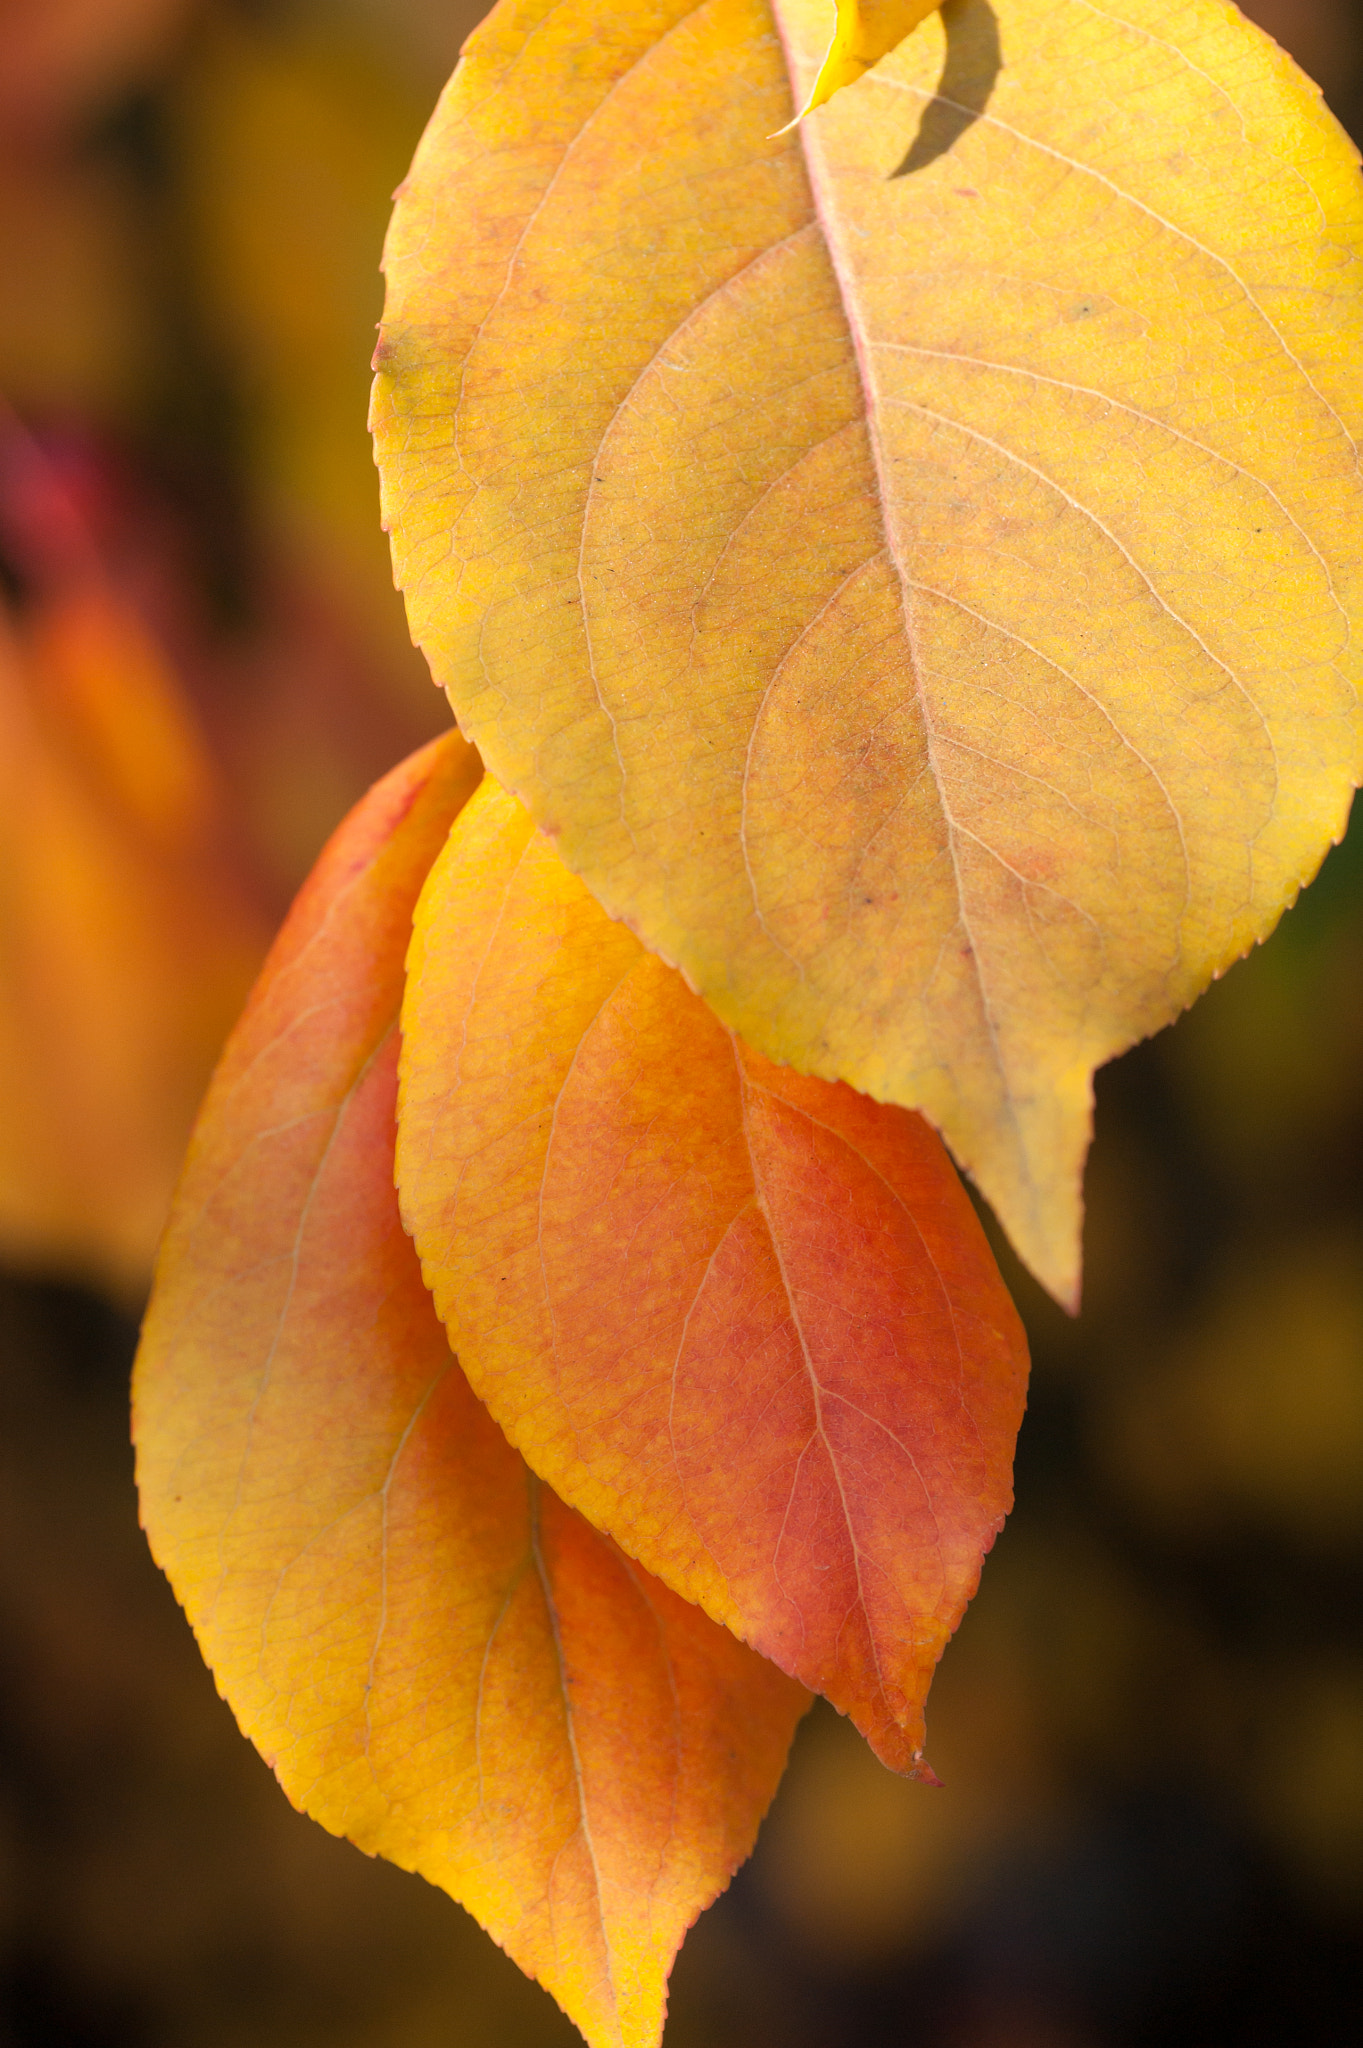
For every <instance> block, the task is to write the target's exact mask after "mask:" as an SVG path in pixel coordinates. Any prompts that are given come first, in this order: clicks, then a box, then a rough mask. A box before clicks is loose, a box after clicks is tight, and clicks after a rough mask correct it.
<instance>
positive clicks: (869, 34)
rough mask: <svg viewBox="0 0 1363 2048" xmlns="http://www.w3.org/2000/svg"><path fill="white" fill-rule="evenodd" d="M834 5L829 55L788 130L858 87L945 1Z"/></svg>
mask: <svg viewBox="0 0 1363 2048" xmlns="http://www.w3.org/2000/svg"><path fill="white" fill-rule="evenodd" d="M834 4H835V19H834V23H833V36H832V40H831V42H830V43H829V45H828V51H827V54H826V55H825V57H824V60H823V63H822V65H821V66H820V67H819V74H818V77H817V78H816V79H815V80H814V83H813V85H812V86H811V87H810V89H809V98H808V99H807V100H806V101H805V103H804V105H803V106H802V107H801V109H800V111H799V113H798V114H797V115H795V117H794V119H793V120H791V121H789V122H787V124H786V125H787V127H791V128H793V127H794V125H795V122H796V121H803V119H804V117H805V115H806V114H812V113H813V111H814V109H815V107H822V106H825V105H826V104H827V103H828V101H829V100H831V99H832V97H833V95H834V93H835V92H840V91H841V90H842V88H843V86H845V85H855V83H856V81H857V80H858V79H859V78H860V77H861V76H862V74H863V73H864V72H867V71H869V70H870V68H871V66H872V65H873V64H878V63H879V62H880V60H881V58H882V57H885V56H888V55H889V53H890V51H891V50H892V49H893V48H894V46H895V44H896V43H902V42H903V40H904V38H905V36H906V35H908V34H909V33H910V31H911V30H913V29H916V28H917V26H918V24H919V22H920V21H926V20H927V18H928V16H929V15H930V14H932V13H934V12H935V11H936V9H937V7H938V6H939V5H940V4H941V0H834ZM784 132H785V131H784V130H783V131H782V133H784Z"/></svg>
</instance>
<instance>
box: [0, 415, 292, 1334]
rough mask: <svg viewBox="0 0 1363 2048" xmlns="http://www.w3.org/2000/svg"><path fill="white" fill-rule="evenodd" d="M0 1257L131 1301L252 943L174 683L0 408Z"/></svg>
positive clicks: (202, 759) (258, 933)
mask: <svg viewBox="0 0 1363 2048" xmlns="http://www.w3.org/2000/svg"><path fill="white" fill-rule="evenodd" d="M0 540H3V543H4V547H5V551H6V553H7V555H9V556H10V557H11V558H12V561H13V564H14V566H15V568H16V570H17V571H18V573H19V574H20V576H21V578H22V581H23V584H24V589H25V598H26V602H25V604H24V605H23V606H22V607H19V608H16V610H15V611H14V612H13V614H10V613H9V610H8V607H5V606H4V605H3V604H2V603H0V877H2V878H3V880H0V1251H2V1252H3V1254H4V1256H5V1257H7V1258H8V1259H10V1260H12V1261H18V1262H20V1263H22V1264H25V1265H37V1266H45V1267H55V1268H57V1269H60V1270H65V1271H72V1272H75V1273H76V1274H78V1275H80V1276H81V1277H84V1278H88V1279H92V1280H94V1281H96V1282H98V1283H99V1284H101V1285H103V1286H105V1287H107V1288H109V1289H111V1290H112V1291H113V1292H115V1293H118V1294H122V1295H124V1296H129V1297H132V1298H134V1299H136V1298H138V1297H140V1295H141V1294H142V1292H143V1290H144V1289H145V1287H146V1282H147V1275H148V1273H149V1271H150V1267H151V1261H152V1256H153V1254H154V1252H155V1248H156V1241H157V1238H158V1237H159V1235H160V1232H161V1228H162V1225H163V1223H164V1221H165V1215H166V1208H167V1204H168V1203H169V1200H170V1194H171V1190H172V1188H173V1186H174V1183H175V1175H176V1173H177V1171H178V1169H179V1164H180V1159H181V1156H182V1154H183V1151H184V1146H185V1139H186V1136H187V1134H188V1131H189V1128H190V1125H191V1123H192V1121H193V1116H194V1111H195V1108H196V1106H197V1103H198V1101H199V1098H200V1096H201V1095H202V1093H203V1089H204V1085H205V1083H206V1081H207V1079H208V1075H209V1073H210V1071H211V1068H212V1064H213V1061H214V1059H215V1058H216V1056H217V1053H218V1051H219V1048H220V1047H221V1045H222V1041H223V1039H224V1038H225V1036H226V1034H227V1031H228V1029H229V1027H230V1025H231V1023H232V1020H233V1018H234V1017H235V1016H236V1015H237V1012H238V1011H239V1009H240V1007H241V1004H242V1001H243V999H244V998H245V995H246V992H247V990H248V988H249V987H250V982H251V977H252V975H253V973H254V972H255V969H256V967H257V966H258V964H259V961H260V958H261V955H262V954H263V952H264V950H265V940H266V933H265V931H264V928H263V923H262V920H261V919H260V917H259V916H258V914H257V913H256V911H255V909H254V906H253V905H252V903H251V901H250V899H249V895H248V893H247V891H246V889H245V888H244V886H243V883H242V879H241V876H240V874H239V871H238V864H237V863H236V861H235V860H234V858H233V856H232V853H231V850H230V848H229V847H228V846H227V844H226V843H225V840H224V838H223V834H222V831H221V824H222V820H221V808H222V806H221V792H220V789H219V785H218V779H217V776H216V774H215V772H214V769H213V765H212V763H211V761H210V759H209V756H208V753H207V750H206V747H205V744H204V741H203V738H202V736H201V734H200V732H199V730H198V727H197V723H196V721H195V719H194V716H193V713H192V711H191V708H190V706H189V703H188V700H187V698H186V696H185V693H184V691H183V688H182V685H181V683H180V681H179V679H178V677H177V676H176V674H175V673H174V672H173V671H172V669H171V668H170V667H169V665H168V663H167V661H166V660H165V658H164V656H163V655H162V653H161V651H160V649H159V648H158V647H157V645H156V644H155V642H154V641H153V639H152V638H151V636H150V634H149V633H148V632H147V630H146V628H145V627H144V626H143V624H142V622H141V620H140V619H139V618H138V616H137V614H136V613H135V612H134V611H133V609H132V608H131V606H130V605H129V604H128V603H127V602H126V601H125V600H124V599H123V598H122V597H121V595H120V593H119V592H118V590H117V589H116V588H115V587H114V586H113V584H112V582H111V580H110V578H109V577H108V575H107V573H106V572H105V571H104V570H103V568H102V565H101V564H100V562H99V560H98V558H97V555H96V552H95V549H94V546H93V543H92V541H91V540H90V537H89V535H88V534H87V533H86V532H85V531H84V529H83V527H82V524H81V522H80V519H79V517H78V515H77V513H76V511H75V508H74V506H73V505H72V504H71V503H69V502H68V501H67V498H66V495H65V493H64V492H63V489H62V486H61V482H60V479H59V477H58V476H57V475H56V474H55V473H52V472H50V471H49V469H48V466H47V464H46V463H45V462H44V460H43V458H42V456H41V454H40V453H39V451H38V450H37V449H36V448H35V447H34V446H33V445H32V444H31V443H29V442H28V441H27V440H26V439H25V437H24V436H23V434H22V433H21V432H20V431H19V430H18V428H17V427H15V426H14V425H13V424H12V423H11V422H9V421H8V420H7V419H5V418H4V416H3V415H0Z"/></svg>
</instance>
